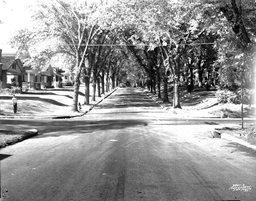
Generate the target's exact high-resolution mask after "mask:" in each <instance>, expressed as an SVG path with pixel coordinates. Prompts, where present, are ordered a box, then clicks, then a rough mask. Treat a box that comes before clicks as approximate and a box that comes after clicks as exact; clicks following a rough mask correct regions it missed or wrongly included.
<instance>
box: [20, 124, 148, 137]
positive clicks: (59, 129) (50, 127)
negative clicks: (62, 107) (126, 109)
mask: <svg viewBox="0 0 256 201" xmlns="http://www.w3.org/2000/svg"><path fill="white" fill-rule="evenodd" d="M16 123H17V124H19V123H20V124H22V126H23V127H28V128H34V129H37V130H38V133H39V135H38V136H36V138H44V137H59V136H63V135H76V134H86V133H93V132H96V131H106V132H107V131H109V130H121V129H125V128H128V127H135V126H147V122H145V121H143V120H116V119H114V120H100V121H97V120H95V121H93V120H83V121H79V120H78V121H67V120H54V121H53V120H52V121H45V122H42V121H40V120H35V121H21V122H19V121H17V122H16Z"/></svg>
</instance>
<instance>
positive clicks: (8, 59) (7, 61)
mask: <svg viewBox="0 0 256 201" xmlns="http://www.w3.org/2000/svg"><path fill="white" fill-rule="evenodd" d="M14 61H15V55H13V54H8V55H2V62H1V63H2V64H3V70H8V69H9V67H10V66H11V65H12V64H13V62H14Z"/></svg>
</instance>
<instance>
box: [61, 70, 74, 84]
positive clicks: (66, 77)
mask: <svg viewBox="0 0 256 201" xmlns="http://www.w3.org/2000/svg"><path fill="white" fill-rule="evenodd" d="M74 77H75V73H72V72H71V71H70V70H67V71H65V73H64V74H63V83H64V84H66V85H69V84H71V85H73V83H74Z"/></svg>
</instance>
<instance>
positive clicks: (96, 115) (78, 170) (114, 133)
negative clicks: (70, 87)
mask: <svg viewBox="0 0 256 201" xmlns="http://www.w3.org/2000/svg"><path fill="white" fill-rule="evenodd" d="M0 123H1V124H9V125H10V126H13V125H16V126H20V127H24V128H28V127H30V128H36V129H38V130H39V133H40V135H39V136H37V137H34V138H32V139H28V140H26V141H23V142H20V143H17V144H15V145H13V146H9V147H7V148H4V149H1V180H2V192H3V194H4V199H3V200H8V201H37V200H43V201H66V200H67V201H71V200H72V201H98V200H99V201H100V200H110V201H112V200H113V201H119V200H125V201H137V200H140V201H144V200H148V201H166V200H168V201H224V200H225V201H227V200H241V201H247V200H248V201H255V200H256V189H255V188H256V171H255V170H256V160H255V159H256V153H255V151H253V150H251V149H248V148H245V147H243V146H240V145H238V144H235V143H231V142H229V141H227V140H224V139H217V138H215V139H213V138H211V137H210V136H211V134H210V130H211V129H212V128H213V126H215V125H219V124H232V123H237V122H235V121H233V120H227V121H224V120H218V119H201V120H196V119H174V118H172V117H170V116H169V115H168V114H167V113H166V112H165V111H164V110H163V109H161V108H160V107H159V106H158V105H157V104H156V103H155V102H154V101H153V100H152V99H151V98H149V96H148V95H147V94H146V93H145V92H143V91H142V90H141V89H133V88H125V89H119V90H117V91H116V92H115V93H114V94H113V95H112V96H110V97H109V98H108V99H105V100H104V101H103V102H102V103H101V104H100V105H99V106H97V107H95V108H94V109H93V110H92V111H91V112H90V113H88V114H87V115H85V116H83V117H80V118H74V119H65V120H34V121H32V120H29V121H28V120H16V121H11V120H0Z"/></svg>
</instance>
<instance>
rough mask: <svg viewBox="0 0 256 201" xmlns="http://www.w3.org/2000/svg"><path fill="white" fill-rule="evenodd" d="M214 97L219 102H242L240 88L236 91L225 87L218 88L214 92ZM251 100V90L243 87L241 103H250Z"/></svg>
mask: <svg viewBox="0 0 256 201" xmlns="http://www.w3.org/2000/svg"><path fill="white" fill-rule="evenodd" d="M216 97H217V98H218V102H219V103H234V104H241V102H242V97H241V89H238V90H236V91H230V90H227V89H225V90H218V91H217V92H216ZM252 102H253V90H251V89H244V97H243V103H244V104H252Z"/></svg>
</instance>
